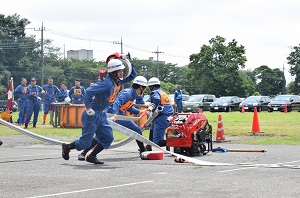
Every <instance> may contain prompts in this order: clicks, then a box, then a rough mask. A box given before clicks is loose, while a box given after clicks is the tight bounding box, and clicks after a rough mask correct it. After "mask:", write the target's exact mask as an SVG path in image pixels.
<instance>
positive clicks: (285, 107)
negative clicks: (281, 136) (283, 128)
mask: <svg viewBox="0 0 300 198" xmlns="http://www.w3.org/2000/svg"><path fill="white" fill-rule="evenodd" d="M283 110H284V113H287V112H288V110H287V106H286V104H284V108H283Z"/></svg>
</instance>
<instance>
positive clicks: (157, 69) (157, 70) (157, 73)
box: [152, 46, 164, 79]
mask: <svg viewBox="0 0 300 198" xmlns="http://www.w3.org/2000/svg"><path fill="white" fill-rule="evenodd" d="M152 53H155V54H156V55H157V57H156V76H157V78H158V79H159V68H158V54H160V53H164V52H160V51H158V46H157V50H156V52H152Z"/></svg>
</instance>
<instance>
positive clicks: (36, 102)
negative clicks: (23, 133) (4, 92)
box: [24, 77, 44, 129]
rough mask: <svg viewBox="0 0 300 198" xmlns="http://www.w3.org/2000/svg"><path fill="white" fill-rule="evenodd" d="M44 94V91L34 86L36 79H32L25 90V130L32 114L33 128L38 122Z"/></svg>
mask: <svg viewBox="0 0 300 198" xmlns="http://www.w3.org/2000/svg"><path fill="white" fill-rule="evenodd" d="M42 94H44V90H43V89H42V88H41V87H40V86H39V85H36V79H35V78H34V77H32V78H31V79H30V85H29V86H28V87H27V89H26V95H27V115H26V121H25V127H24V128H25V129H27V128H28V123H29V122H30V119H31V116H32V113H33V128H36V123H37V121H38V116H39V112H40V108H41V96H42Z"/></svg>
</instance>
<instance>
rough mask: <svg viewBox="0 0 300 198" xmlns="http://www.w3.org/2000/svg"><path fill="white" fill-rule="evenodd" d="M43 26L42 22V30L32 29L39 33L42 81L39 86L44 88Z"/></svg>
mask: <svg viewBox="0 0 300 198" xmlns="http://www.w3.org/2000/svg"><path fill="white" fill-rule="evenodd" d="M44 30H45V28H44V26H43V22H42V28H39V29H38V30H36V29H35V28H34V31H41V60H40V67H41V70H42V71H41V73H42V80H41V86H42V87H43V86H44Z"/></svg>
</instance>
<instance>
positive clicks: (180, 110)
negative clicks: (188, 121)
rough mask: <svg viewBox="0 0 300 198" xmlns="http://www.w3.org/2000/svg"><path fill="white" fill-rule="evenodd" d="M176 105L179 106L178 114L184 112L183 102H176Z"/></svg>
mask: <svg viewBox="0 0 300 198" xmlns="http://www.w3.org/2000/svg"><path fill="white" fill-rule="evenodd" d="M176 105H177V113H181V112H182V100H176Z"/></svg>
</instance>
